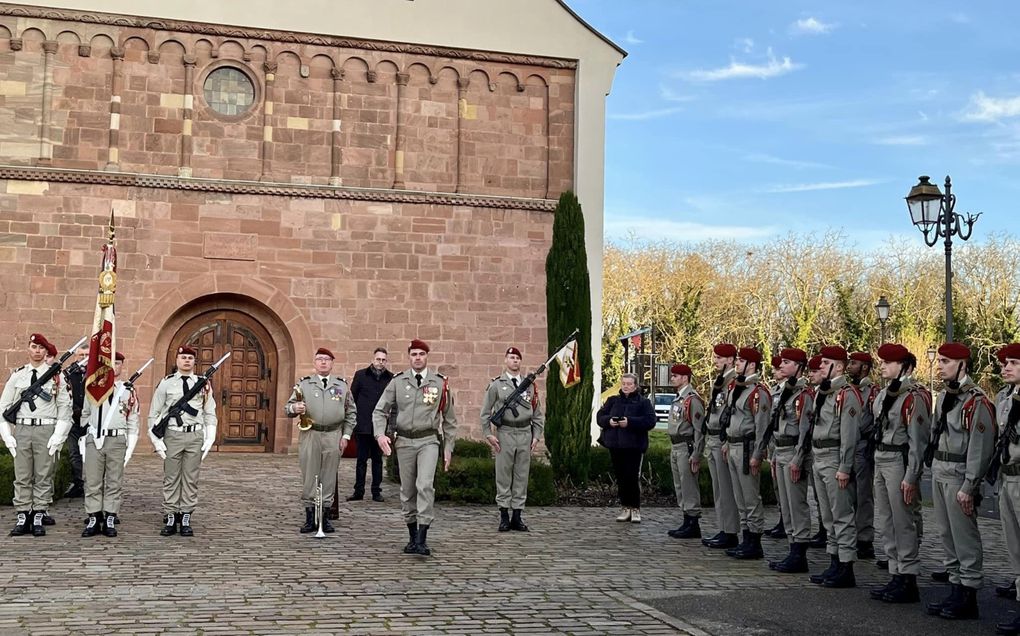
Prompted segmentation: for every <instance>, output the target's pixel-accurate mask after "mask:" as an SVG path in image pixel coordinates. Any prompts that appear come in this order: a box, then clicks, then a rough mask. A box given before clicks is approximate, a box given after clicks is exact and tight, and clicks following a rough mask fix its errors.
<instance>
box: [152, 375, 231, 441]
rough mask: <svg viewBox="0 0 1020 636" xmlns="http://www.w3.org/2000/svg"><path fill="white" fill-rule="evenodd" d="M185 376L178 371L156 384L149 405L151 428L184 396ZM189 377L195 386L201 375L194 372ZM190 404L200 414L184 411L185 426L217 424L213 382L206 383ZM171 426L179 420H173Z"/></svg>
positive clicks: (183, 420) (182, 417)
mask: <svg viewBox="0 0 1020 636" xmlns="http://www.w3.org/2000/svg"><path fill="white" fill-rule="evenodd" d="M183 377H185V376H183V375H182V374H181V372H180V371H177V372H174V373H171V374H170V375H168V376H166V377H165V378H163V379H162V380H160V381H159V384H157V385H156V392H155V393H153V394H152V404H151V405H149V422H148V424H149V428H152V427H153V426H155V425H156V423H157V422H159V421H160V420H161V419H162V418H163V416H164V415H166V414H167V412H169V411H170V407H172V406H173V405H174V404H177V400H179V399H181V398H182V397H184V384H183V383H182V382H181V378H183ZM187 377H188V378H189V380H188V386H189V387H190V386H195V384H194V383H195V382H196V381H197V380H198V377H199V376H198V375H195V374H192V375H190V376H187ZM188 404H189V405H190V406H191V407H192V408H194V409H195V410H196V411H198V414H197V415H189V414H187V413H182V414H181V421H182V422H183V423H184V426H216V398H215V396H214V395H213V392H212V383H211V382H208V383H206V385H205V387H204V388H203V389H202V391H200V392H199V394H198V395H196V396H195V397H193V398H191V401H190V402H188ZM170 426H177V420H172V421H171V422H170Z"/></svg>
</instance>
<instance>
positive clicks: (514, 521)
mask: <svg viewBox="0 0 1020 636" xmlns="http://www.w3.org/2000/svg"><path fill="white" fill-rule="evenodd" d="M521 512H522V511H521V510H520V509H516V510H514V512H513V514H512V515H511V516H510V529H511V530H516V531H517V532H528V526H526V525H524V520H523V519H521Z"/></svg>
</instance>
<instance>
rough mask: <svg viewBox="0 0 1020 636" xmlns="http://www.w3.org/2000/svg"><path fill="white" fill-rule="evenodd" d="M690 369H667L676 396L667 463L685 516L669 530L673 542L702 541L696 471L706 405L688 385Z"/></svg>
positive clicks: (677, 366)
mask: <svg viewBox="0 0 1020 636" xmlns="http://www.w3.org/2000/svg"><path fill="white" fill-rule="evenodd" d="M691 375H692V373H691V368H690V367H689V366H687V365H686V364H674V365H673V366H672V367H670V369H669V381H670V383H671V384H672V385H673V388H674V389H676V397H675V398H673V404H672V405H671V406H670V408H669V429H668V433H669V439H670V441H671V442H672V443H673V447H672V449H671V450H670V453H669V464H670V468H671V469H672V472H673V489H674V490H675V491H676V503H677V505H678V506H680V510H681V511H683V514H684V522H683V524H682V525H681V526H680V527H679V528H676V529H675V530H670V531H669V536H671V537H673V538H674V539H699V538H701V521H700V519H701V489H700V488H699V487H698V472H699V471H700V470H701V454H702V453H703V452H705V435H704V433H703V429H702V427H703V426H704V422H705V402H704V401H703V400H702V399H701V396H700V395H698V392H697V391H695V390H694V385H692V384H691Z"/></svg>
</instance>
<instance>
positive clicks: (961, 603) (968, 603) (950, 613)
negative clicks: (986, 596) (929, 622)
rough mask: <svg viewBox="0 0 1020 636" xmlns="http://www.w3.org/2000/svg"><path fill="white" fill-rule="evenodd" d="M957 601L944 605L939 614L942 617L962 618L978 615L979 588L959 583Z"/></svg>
mask: <svg viewBox="0 0 1020 636" xmlns="http://www.w3.org/2000/svg"><path fill="white" fill-rule="evenodd" d="M957 587H959V588H960V591H959V592H958V593H957V597H956V599H957V600H956V601H949V602H948V603H946V604H945V605H943V606H942V612H941V613H940V614H939V616H941V617H942V618H948V619H950V620H962V619H970V618H977V617H978V605H977V590H976V589H974V588H972V587H967V586H966V585H958V586H957Z"/></svg>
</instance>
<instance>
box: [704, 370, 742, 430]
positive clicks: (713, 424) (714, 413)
mask: <svg viewBox="0 0 1020 636" xmlns="http://www.w3.org/2000/svg"><path fill="white" fill-rule="evenodd" d="M736 374H737V372H736V370H734V369H733V368H732V367H731V368H729V369H727V370H726V373H724V374H723V376H722V387H721V389H720V390H718V391H717V390H716V387H715V385H713V389H712V393H711V394H710V395H714V396H715V398H714V399H712V398H711V397H710V398H709V404H708V405H707V406H708V418H707V419H706V420H705V422H706V425H707V428H706V431H707V433H708V434H711V433H712V431H715V435H716V436H718V435H719V432H718V431H719V416H720V415H721V414H722V412H723V408H725V406H726V387H727V386H729V383H730V381H731V380H732V379H733V377H734V376H736ZM716 381H718V378H716Z"/></svg>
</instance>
